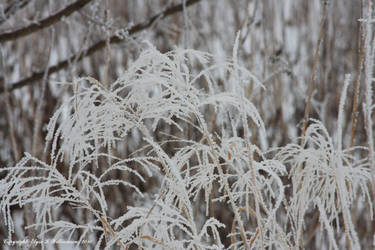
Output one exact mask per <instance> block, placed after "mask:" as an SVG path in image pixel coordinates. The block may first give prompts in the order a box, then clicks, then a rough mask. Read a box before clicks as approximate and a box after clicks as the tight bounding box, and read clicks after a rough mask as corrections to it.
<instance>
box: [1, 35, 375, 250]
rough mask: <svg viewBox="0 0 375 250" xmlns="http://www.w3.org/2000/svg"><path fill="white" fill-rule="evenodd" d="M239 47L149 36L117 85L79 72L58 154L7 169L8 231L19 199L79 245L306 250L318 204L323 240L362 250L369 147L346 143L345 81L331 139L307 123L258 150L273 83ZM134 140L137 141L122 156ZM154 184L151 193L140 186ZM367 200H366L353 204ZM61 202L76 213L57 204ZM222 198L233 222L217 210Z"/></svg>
mask: <svg viewBox="0 0 375 250" xmlns="http://www.w3.org/2000/svg"><path fill="white" fill-rule="evenodd" d="M237 47H238V42H236V44H235V46H234V50H233V51H234V52H233V55H232V57H231V59H230V60H227V61H219V60H217V59H216V58H215V57H214V56H212V55H210V54H208V53H204V52H200V51H195V50H183V49H175V50H173V51H171V52H168V53H165V54H162V53H160V52H159V51H158V50H156V49H155V48H153V47H152V46H151V45H149V46H148V49H146V50H144V51H143V52H142V54H141V55H140V56H139V58H138V59H137V60H136V61H135V62H134V63H133V64H132V65H130V67H129V68H128V69H127V71H126V72H125V74H124V75H122V76H121V77H120V78H119V79H118V80H117V81H116V82H114V83H113V84H110V85H109V86H105V85H103V84H101V83H99V82H98V81H97V80H95V79H93V78H91V77H84V78H80V79H78V80H77V81H76V82H74V83H73V88H74V91H75V93H74V95H73V96H72V97H71V98H70V100H68V101H67V102H65V103H64V104H63V105H62V106H61V107H60V108H59V109H58V110H57V111H56V113H55V115H54V116H53V117H52V118H51V120H50V123H49V125H48V135H47V139H48V141H50V143H52V150H51V153H50V159H49V160H48V161H46V162H43V161H41V160H39V159H37V158H35V157H33V156H32V155H30V154H25V157H24V158H23V159H22V160H21V161H20V162H18V164H17V165H16V166H14V167H9V168H2V169H0V171H1V172H3V173H4V172H5V173H6V177H5V178H4V179H2V180H1V182H0V188H1V189H0V197H1V203H0V205H1V213H2V219H3V220H4V221H5V223H6V224H7V225H8V234H9V235H8V238H9V239H12V235H13V233H14V223H13V220H14V218H13V217H12V209H13V208H14V207H16V206H19V207H22V206H25V205H26V204H30V205H31V207H32V208H33V213H35V224H33V225H31V226H30V227H32V228H34V229H35V230H36V232H37V233H38V234H39V235H38V237H39V238H40V239H42V240H43V239H47V238H54V239H63V240H75V241H76V244H77V246H78V247H80V246H82V242H83V241H84V240H87V239H94V242H93V245H92V246H95V247H96V248H97V249H102V248H103V247H104V246H105V247H106V248H111V247H113V246H115V245H119V246H120V247H122V248H123V249H128V248H129V247H135V246H137V247H139V249H142V248H143V249H223V248H229V249H301V248H303V246H304V241H306V240H307V238H308V235H307V234H308V232H310V228H308V227H307V225H308V220H309V217H308V216H307V215H308V214H309V215H311V214H316V215H317V216H318V217H319V222H320V225H317V229H316V231H315V232H314V234H317V235H319V236H317V237H321V238H323V240H322V242H321V244H322V245H321V246H322V247H325V248H326V249H344V248H348V249H349V248H351V249H359V248H360V246H361V240H362V239H361V238H360V237H359V236H358V234H357V230H358V229H357V228H356V227H355V225H354V224H353V222H352V220H353V216H358V213H359V212H363V211H366V212H367V213H368V216H367V218H369V219H371V220H372V219H373V217H372V210H373V208H372V199H371V197H370V191H369V188H370V186H371V168H370V167H372V168H373V167H374V166H373V165H372V166H371V165H370V164H373V163H371V160H369V156H370V155H373V154H374V153H373V152H371V153H369V151H371V150H373V149H369V148H367V147H353V148H345V146H344V145H343V143H342V136H343V135H342V133H343V132H342V126H343V118H342V116H343V112H344V111H343V110H344V109H343V105H344V104H345V98H346V89H347V88H348V84H349V80H348V79H349V77H347V81H345V86H344V88H343V91H342V95H341V96H342V97H341V101H340V107H339V112H338V113H339V115H338V118H337V124H338V126H337V130H336V132H335V137H333V136H331V135H330V134H329V132H328V131H327V129H326V128H325V126H324V124H323V123H322V122H320V121H318V120H311V123H310V125H309V126H308V128H307V130H306V133H305V135H304V136H303V138H299V139H301V140H302V141H303V144H302V145H299V144H288V145H285V146H283V147H280V148H264V147H263V146H259V145H260V144H262V142H264V141H267V127H265V125H264V123H263V120H262V117H261V115H260V114H259V112H258V110H257V104H256V103H252V102H251V101H250V100H251V97H252V96H254V95H257V94H258V93H259V90H260V89H262V88H265V87H264V86H263V85H262V83H261V81H260V80H258V78H257V77H256V76H255V75H253V74H252V73H251V72H249V71H248V70H247V69H246V68H244V67H242V66H241V65H239V63H238V62H237ZM198 69H199V70H198ZM220 78H221V79H222V81H221V82H220V83H219V82H218V79H220ZM367 87H368V88H371V84H368V85H367ZM249 88H251V89H252V92H251V93H248V92H247V91H245V90H246V89H249ZM368 93H371V92H370V90H369V92H368ZM249 95H250V96H249ZM370 96H371V95H370ZM368 98H369V100H367V101H368V102H369V103H367V104H366V105H369V108H368V111H369V112H371V110H372V109H373V104H371V102H372V100H371V99H370V97H368ZM367 115H368V116H370V117H371V113H370V114H367ZM370 125H371V124H370ZM371 126H372V125H371ZM369 130H370V131H371V128H370V129H369ZM160 135H163V136H160ZM158 138H162V140H159V139H158ZM254 138H257V140H254ZM369 140H372V138H370V139H369ZM126 144H128V145H131V147H130V148H132V149H133V150H132V152H128V154H127V157H125V158H124V157H121V156H122V155H123V154H121V153H119V152H120V151H121V150H124V145H126ZM167 144H168V145H169V146H168V147H166V145H167ZM170 145H173V147H171V146H170ZM372 161H373V159H372ZM151 181H153V182H155V183H154V187H153V188H152V189H148V191H147V192H144V191H143V190H142V185H143V184H142V183H147V182H151ZM119 186H123V187H124V189H121V190H126V193H119V192H117V191H116V190H119ZM120 194H121V195H124V196H126V197H132V200H133V201H134V202H132V204H126V203H125V202H124V201H125V200H126V199H123V197H122V196H120ZM116 195H117V197H116ZM359 197H360V198H361V199H362V198H363V200H364V201H365V202H363V203H361V207H360V208H356V209H353V204H354V203H355V200H356V199H358V198H359ZM113 199H115V200H116V199H118V201H119V202H118V203H116V202H113ZM109 200H111V202H109ZM66 207H70V208H71V210H72V211H73V213H75V215H74V216H72V217H74V218H75V221H72V220H71V218H69V217H67V216H66V215H64V214H62V213H61V211H62V209H63V208H66ZM221 207H222V208H223V209H226V210H227V211H228V212H227V214H226V215H225V216H226V217H227V218H226V221H227V220H228V218H229V220H230V221H231V222H232V224H225V223H224V221H222V218H220V217H219V216H216V213H215V209H216V210H217V209H221ZM223 232H225V234H224V233H223ZM225 239H230V245H229V246H228V245H226V246H225V245H224V242H223V241H224V240H225Z"/></svg>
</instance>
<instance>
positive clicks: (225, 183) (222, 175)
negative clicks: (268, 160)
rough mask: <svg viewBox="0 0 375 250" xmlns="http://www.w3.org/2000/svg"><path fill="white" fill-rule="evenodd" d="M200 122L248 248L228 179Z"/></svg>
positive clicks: (242, 237) (207, 133) (205, 129)
mask: <svg viewBox="0 0 375 250" xmlns="http://www.w3.org/2000/svg"><path fill="white" fill-rule="evenodd" d="M199 120H200V122H201V125H203V127H204V136H205V138H206V140H207V142H208V145H209V147H210V149H211V152H212V154H213V156H214V159H213V160H214V164H215V165H216V166H217V170H218V172H219V175H220V176H221V178H222V180H223V181H224V188H225V191H226V193H227V194H228V197H229V201H230V204H231V206H232V209H233V213H234V216H235V219H236V220H237V223H238V226H239V228H240V235H241V239H242V241H243V243H244V245H245V248H246V249H248V250H249V249H250V246H249V244H248V243H247V239H246V234H245V227H244V225H243V222H242V220H241V217H240V214H239V212H238V211H239V209H238V207H237V206H236V203H235V202H234V198H233V194H232V192H231V191H230V187H229V183H228V180H227V178H225V176H224V172H223V169H222V168H221V166H220V163H219V157H218V156H217V154H216V151H215V148H214V144H213V142H212V140H211V138H210V136H209V132H208V130H207V127H206V126H205V124H204V123H202V121H201V119H199Z"/></svg>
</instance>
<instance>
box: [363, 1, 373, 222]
mask: <svg viewBox="0 0 375 250" xmlns="http://www.w3.org/2000/svg"><path fill="white" fill-rule="evenodd" d="M367 9H368V13H367V20H366V31H365V32H366V41H365V86H366V92H365V104H364V115H365V118H364V119H365V131H366V134H367V144H368V148H369V163H370V168H371V178H372V182H371V184H372V194H373V200H375V146H374V129H373V119H372V111H373V109H374V108H375V105H374V104H373V100H372V96H373V93H374V92H373V89H372V84H373V82H374V78H373V66H374V54H375V46H374V39H373V31H372V22H373V19H371V18H372V11H373V10H372V4H371V1H370V0H368V1H367ZM374 209H375V208H374ZM373 227H375V222H373Z"/></svg>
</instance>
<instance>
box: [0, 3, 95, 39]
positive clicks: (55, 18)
mask: <svg viewBox="0 0 375 250" xmlns="http://www.w3.org/2000/svg"><path fill="white" fill-rule="evenodd" d="M90 1H91V0H77V1H76V2H74V3H72V4H70V5H68V6H66V7H65V8H64V9H62V10H60V11H58V12H57V13H55V14H53V15H51V16H49V17H47V18H45V19H43V20H40V21H38V22H36V23H32V24H30V25H29V26H26V27H23V28H20V29H18V30H14V31H10V32H5V33H3V34H0V43H4V42H7V41H11V40H15V39H18V38H20V37H23V36H27V35H30V34H31V33H34V32H37V31H39V30H42V29H44V28H46V27H49V26H51V25H53V24H55V23H57V22H59V21H60V20H61V18H62V17H67V16H70V15H71V14H72V13H74V12H75V11H77V10H79V9H81V8H83V7H84V6H85V5H86V4H87V3H89V2H90Z"/></svg>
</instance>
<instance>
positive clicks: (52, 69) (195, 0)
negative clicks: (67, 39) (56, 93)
mask: <svg viewBox="0 0 375 250" xmlns="http://www.w3.org/2000/svg"><path fill="white" fill-rule="evenodd" d="M199 1H200V0H187V1H186V3H185V6H190V5H192V4H195V3H198V2H199ZM183 8H184V6H183V4H178V5H175V6H172V7H170V8H168V9H166V10H164V11H162V12H160V13H158V14H156V15H154V16H152V17H151V18H150V19H148V20H147V21H146V22H142V23H139V24H136V25H134V26H133V27H131V28H130V29H129V30H128V34H129V35H133V34H135V33H138V32H140V31H142V30H145V29H147V28H149V27H150V26H151V25H152V24H153V23H154V22H155V21H156V20H158V19H159V18H165V17H167V16H170V15H173V14H175V13H177V12H181V11H182V10H183ZM121 41H122V39H121V38H120V37H118V36H117V35H114V36H112V37H111V38H110V43H111V44H112V43H119V42H121ZM106 42H107V40H106V39H104V40H101V41H98V42H97V43H95V44H93V45H92V46H91V47H90V48H88V49H87V50H86V51H85V53H81V54H78V55H77V54H74V55H72V56H70V57H69V58H68V59H65V60H63V61H60V62H59V63H57V64H55V65H53V66H51V67H50V68H49V71H48V74H53V73H56V72H58V71H60V70H62V69H64V68H66V67H68V65H69V62H71V61H73V60H76V61H79V60H81V59H82V58H84V57H86V56H90V55H91V54H93V53H94V52H96V51H98V50H101V49H103V48H104V47H105V46H106ZM43 74H44V70H42V71H39V72H35V73H33V74H32V75H31V76H29V77H27V78H24V79H22V80H20V81H17V82H14V83H12V84H11V85H10V87H9V89H8V91H13V90H15V89H18V88H22V87H24V86H26V85H28V84H31V83H32V82H35V81H37V80H40V79H42V77H43ZM3 92H4V86H0V94H1V93H3Z"/></svg>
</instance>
